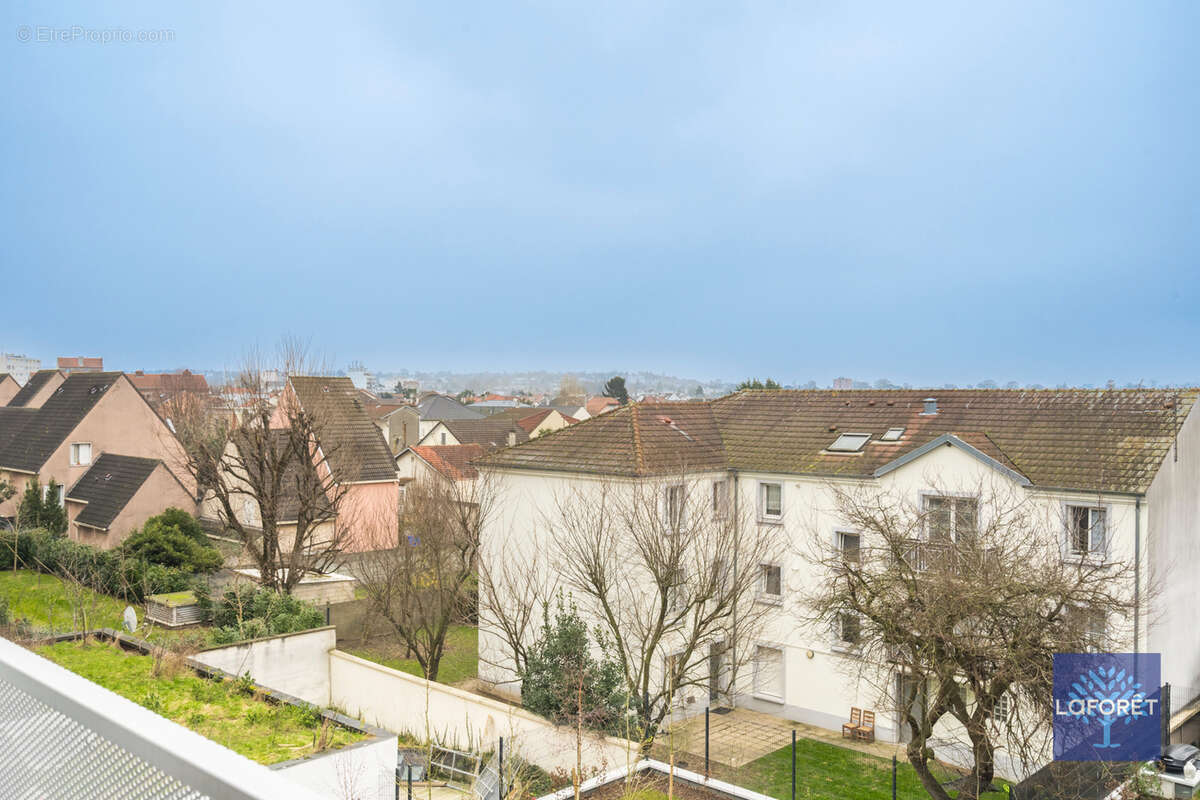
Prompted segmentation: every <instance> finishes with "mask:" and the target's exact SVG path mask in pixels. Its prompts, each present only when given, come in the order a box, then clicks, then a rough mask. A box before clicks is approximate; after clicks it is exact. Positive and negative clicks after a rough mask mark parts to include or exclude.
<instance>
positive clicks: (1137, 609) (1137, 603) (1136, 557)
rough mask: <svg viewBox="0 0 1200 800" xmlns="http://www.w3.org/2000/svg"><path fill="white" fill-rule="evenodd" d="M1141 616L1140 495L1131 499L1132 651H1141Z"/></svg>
mask: <svg viewBox="0 0 1200 800" xmlns="http://www.w3.org/2000/svg"><path fill="white" fill-rule="evenodd" d="M1141 616H1142V497H1141V495H1138V496H1137V497H1135V498H1134V500H1133V652H1135V653H1139V652H1141V640H1140V638H1139V636H1140V633H1141V624H1140V623H1141Z"/></svg>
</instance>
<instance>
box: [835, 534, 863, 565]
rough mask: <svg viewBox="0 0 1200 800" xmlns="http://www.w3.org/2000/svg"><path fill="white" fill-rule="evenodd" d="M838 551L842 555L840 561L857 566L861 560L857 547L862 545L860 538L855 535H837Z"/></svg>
mask: <svg viewBox="0 0 1200 800" xmlns="http://www.w3.org/2000/svg"><path fill="white" fill-rule="evenodd" d="M837 537H838V550H840V551H841V553H842V560H843V561H845V562H846V563H848V564H857V563H859V561H860V560H861V557H862V556H861V553H860V552H859V547H860V546H861V543H862V538H861V537H860V536H859V535H858V534H857V533H839V534H838V535H837Z"/></svg>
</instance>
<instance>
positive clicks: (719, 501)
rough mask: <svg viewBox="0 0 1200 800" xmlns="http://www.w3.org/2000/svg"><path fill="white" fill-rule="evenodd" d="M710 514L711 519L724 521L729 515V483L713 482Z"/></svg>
mask: <svg viewBox="0 0 1200 800" xmlns="http://www.w3.org/2000/svg"><path fill="white" fill-rule="evenodd" d="M712 514H713V519H725V517H726V516H727V515H728V514H729V481H713V485H712Z"/></svg>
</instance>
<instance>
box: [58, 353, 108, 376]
mask: <svg viewBox="0 0 1200 800" xmlns="http://www.w3.org/2000/svg"><path fill="white" fill-rule="evenodd" d="M58 368H59V369H60V370H62V371H63V372H65V373H66V374H68V375H71V374H73V373H76V372H103V371H104V359H103V358H85V357H84V356H66V357H64V356H59V357H58Z"/></svg>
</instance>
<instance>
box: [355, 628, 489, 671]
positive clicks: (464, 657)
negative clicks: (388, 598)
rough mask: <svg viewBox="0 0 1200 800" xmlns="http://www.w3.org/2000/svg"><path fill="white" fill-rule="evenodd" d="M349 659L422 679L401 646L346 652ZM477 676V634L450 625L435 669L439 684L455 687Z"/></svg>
mask: <svg viewBox="0 0 1200 800" xmlns="http://www.w3.org/2000/svg"><path fill="white" fill-rule="evenodd" d="M347 652H349V653H350V654H351V655H355V656H358V657H359V658H365V659H366V660H368V661H374V662H375V663H376V664H383V665H384V666H385V667H391V668H392V669H398V670H400V671H401V672H407V673H409V674H410V675H420V676H422V677H424V673H423V672H422V671H421V666H420V664H418V663H417V660H416V659H415V658H404V646H403V645H398V644H395V643H392V642H389V643H388V644H372V645H371V646H369V647H360V648H358V649H357V650H349V651H347ZM478 675H479V631H478V629H476V628H475V626H474V625H453V626H451V628H450V631H449V633H447V635H446V652H445V654H444V655H443V656H442V663H441V664H440V665H439V667H438V683H449V684H456V683H459V682H460V681H463V680H466V679H468V678H474V677H477V676H478Z"/></svg>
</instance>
